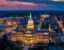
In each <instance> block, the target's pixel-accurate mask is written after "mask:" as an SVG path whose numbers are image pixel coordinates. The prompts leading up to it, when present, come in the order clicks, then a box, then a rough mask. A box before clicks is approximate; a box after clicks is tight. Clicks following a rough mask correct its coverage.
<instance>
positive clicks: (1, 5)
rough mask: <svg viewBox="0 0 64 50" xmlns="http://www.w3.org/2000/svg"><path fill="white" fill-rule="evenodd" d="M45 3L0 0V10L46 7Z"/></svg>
mask: <svg viewBox="0 0 64 50" xmlns="http://www.w3.org/2000/svg"><path fill="white" fill-rule="evenodd" d="M48 6H49V5H47V4H37V3H32V2H17V1H5V0H4V1H1V2H0V10H1V9H13V10H14V9H18V10H19V9H21V10H22V9H28V10H29V9H41V8H42V7H43V8H44V7H48Z"/></svg>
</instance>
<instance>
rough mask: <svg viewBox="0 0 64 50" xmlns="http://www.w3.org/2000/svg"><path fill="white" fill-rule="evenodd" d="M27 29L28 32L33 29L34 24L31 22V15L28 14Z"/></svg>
mask: <svg viewBox="0 0 64 50" xmlns="http://www.w3.org/2000/svg"><path fill="white" fill-rule="evenodd" d="M27 29H28V30H33V29H34V22H33V19H32V15H31V13H30V16H29V20H28V24H27Z"/></svg>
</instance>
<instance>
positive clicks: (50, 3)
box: [0, 0, 64, 10]
mask: <svg viewBox="0 0 64 50" xmlns="http://www.w3.org/2000/svg"><path fill="white" fill-rule="evenodd" d="M63 5H64V0H0V10H64V6H63Z"/></svg>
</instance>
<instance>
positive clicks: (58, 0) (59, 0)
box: [53, 0, 64, 2]
mask: <svg viewBox="0 0 64 50" xmlns="http://www.w3.org/2000/svg"><path fill="white" fill-rule="evenodd" d="M53 1H56V2H64V0H53Z"/></svg>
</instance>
